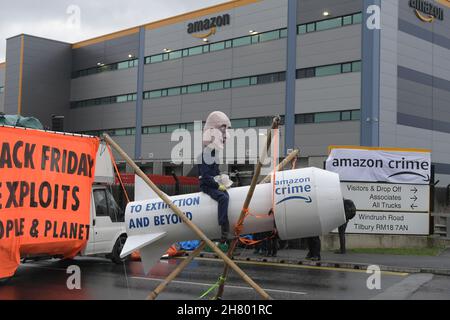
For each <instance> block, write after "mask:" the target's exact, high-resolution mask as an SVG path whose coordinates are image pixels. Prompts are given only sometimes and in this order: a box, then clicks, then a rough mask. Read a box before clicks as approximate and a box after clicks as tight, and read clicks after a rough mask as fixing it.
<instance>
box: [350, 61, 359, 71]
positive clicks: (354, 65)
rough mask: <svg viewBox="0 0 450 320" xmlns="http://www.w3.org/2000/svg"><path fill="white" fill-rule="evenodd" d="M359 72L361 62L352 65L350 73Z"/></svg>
mask: <svg viewBox="0 0 450 320" xmlns="http://www.w3.org/2000/svg"><path fill="white" fill-rule="evenodd" d="M360 71H361V61H355V62H353V63H352V72H360Z"/></svg>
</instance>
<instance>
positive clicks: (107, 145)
mask: <svg viewBox="0 0 450 320" xmlns="http://www.w3.org/2000/svg"><path fill="white" fill-rule="evenodd" d="M106 147H107V148H108V151H109V155H110V156H111V161H112V163H113V165H114V170H115V171H116V173H117V177H118V178H119V182H120V185H121V186H122V190H123V193H124V194H125V198H126V199H127V204H128V203H129V202H130V198H129V197H128V192H127V190H126V189H125V185H124V184H123V181H122V177H121V176H120V173H119V169H118V168H117V165H116V159H114V154H113V153H112V150H111V147H110V146H109V144H108V143H106Z"/></svg>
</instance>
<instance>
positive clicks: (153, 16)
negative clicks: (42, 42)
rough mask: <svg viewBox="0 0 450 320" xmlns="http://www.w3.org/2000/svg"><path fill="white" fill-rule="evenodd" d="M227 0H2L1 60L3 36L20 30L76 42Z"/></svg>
mask: <svg viewBox="0 0 450 320" xmlns="http://www.w3.org/2000/svg"><path fill="white" fill-rule="evenodd" d="M224 2H227V0H16V1H12V0H4V1H2V9H1V10H0V62H3V61H5V52H6V39H7V38H9V37H12V36H15V35H18V34H21V33H26V34H30V35H35V36H39V37H44V38H50V39H54V40H60V41H65V42H70V43H73V42H77V41H81V40H86V39H89V38H92V37H96V36H99V35H103V34H106V33H110V32H114V31H118V30H122V29H126V28H129V27H134V26H137V25H140V24H144V23H148V22H152V21H156V20H160V19H164V18H168V17H171V16H174V15H177V14H181V13H185V12H189V11H192V10H196V9H200V8H204V7H209V6H212V5H215V4H218V3H224Z"/></svg>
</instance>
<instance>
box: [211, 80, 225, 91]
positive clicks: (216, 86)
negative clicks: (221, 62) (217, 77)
mask: <svg viewBox="0 0 450 320" xmlns="http://www.w3.org/2000/svg"><path fill="white" fill-rule="evenodd" d="M221 89H223V81H216V82H211V83H210V84H209V90H210V91H214V90H221Z"/></svg>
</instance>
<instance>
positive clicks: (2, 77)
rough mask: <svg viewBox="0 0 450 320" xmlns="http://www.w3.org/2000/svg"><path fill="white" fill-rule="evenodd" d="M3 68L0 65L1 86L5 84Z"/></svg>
mask: <svg viewBox="0 0 450 320" xmlns="http://www.w3.org/2000/svg"><path fill="white" fill-rule="evenodd" d="M5 72H6V70H5V68H4V67H0V87H3V86H4V85H5Z"/></svg>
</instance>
